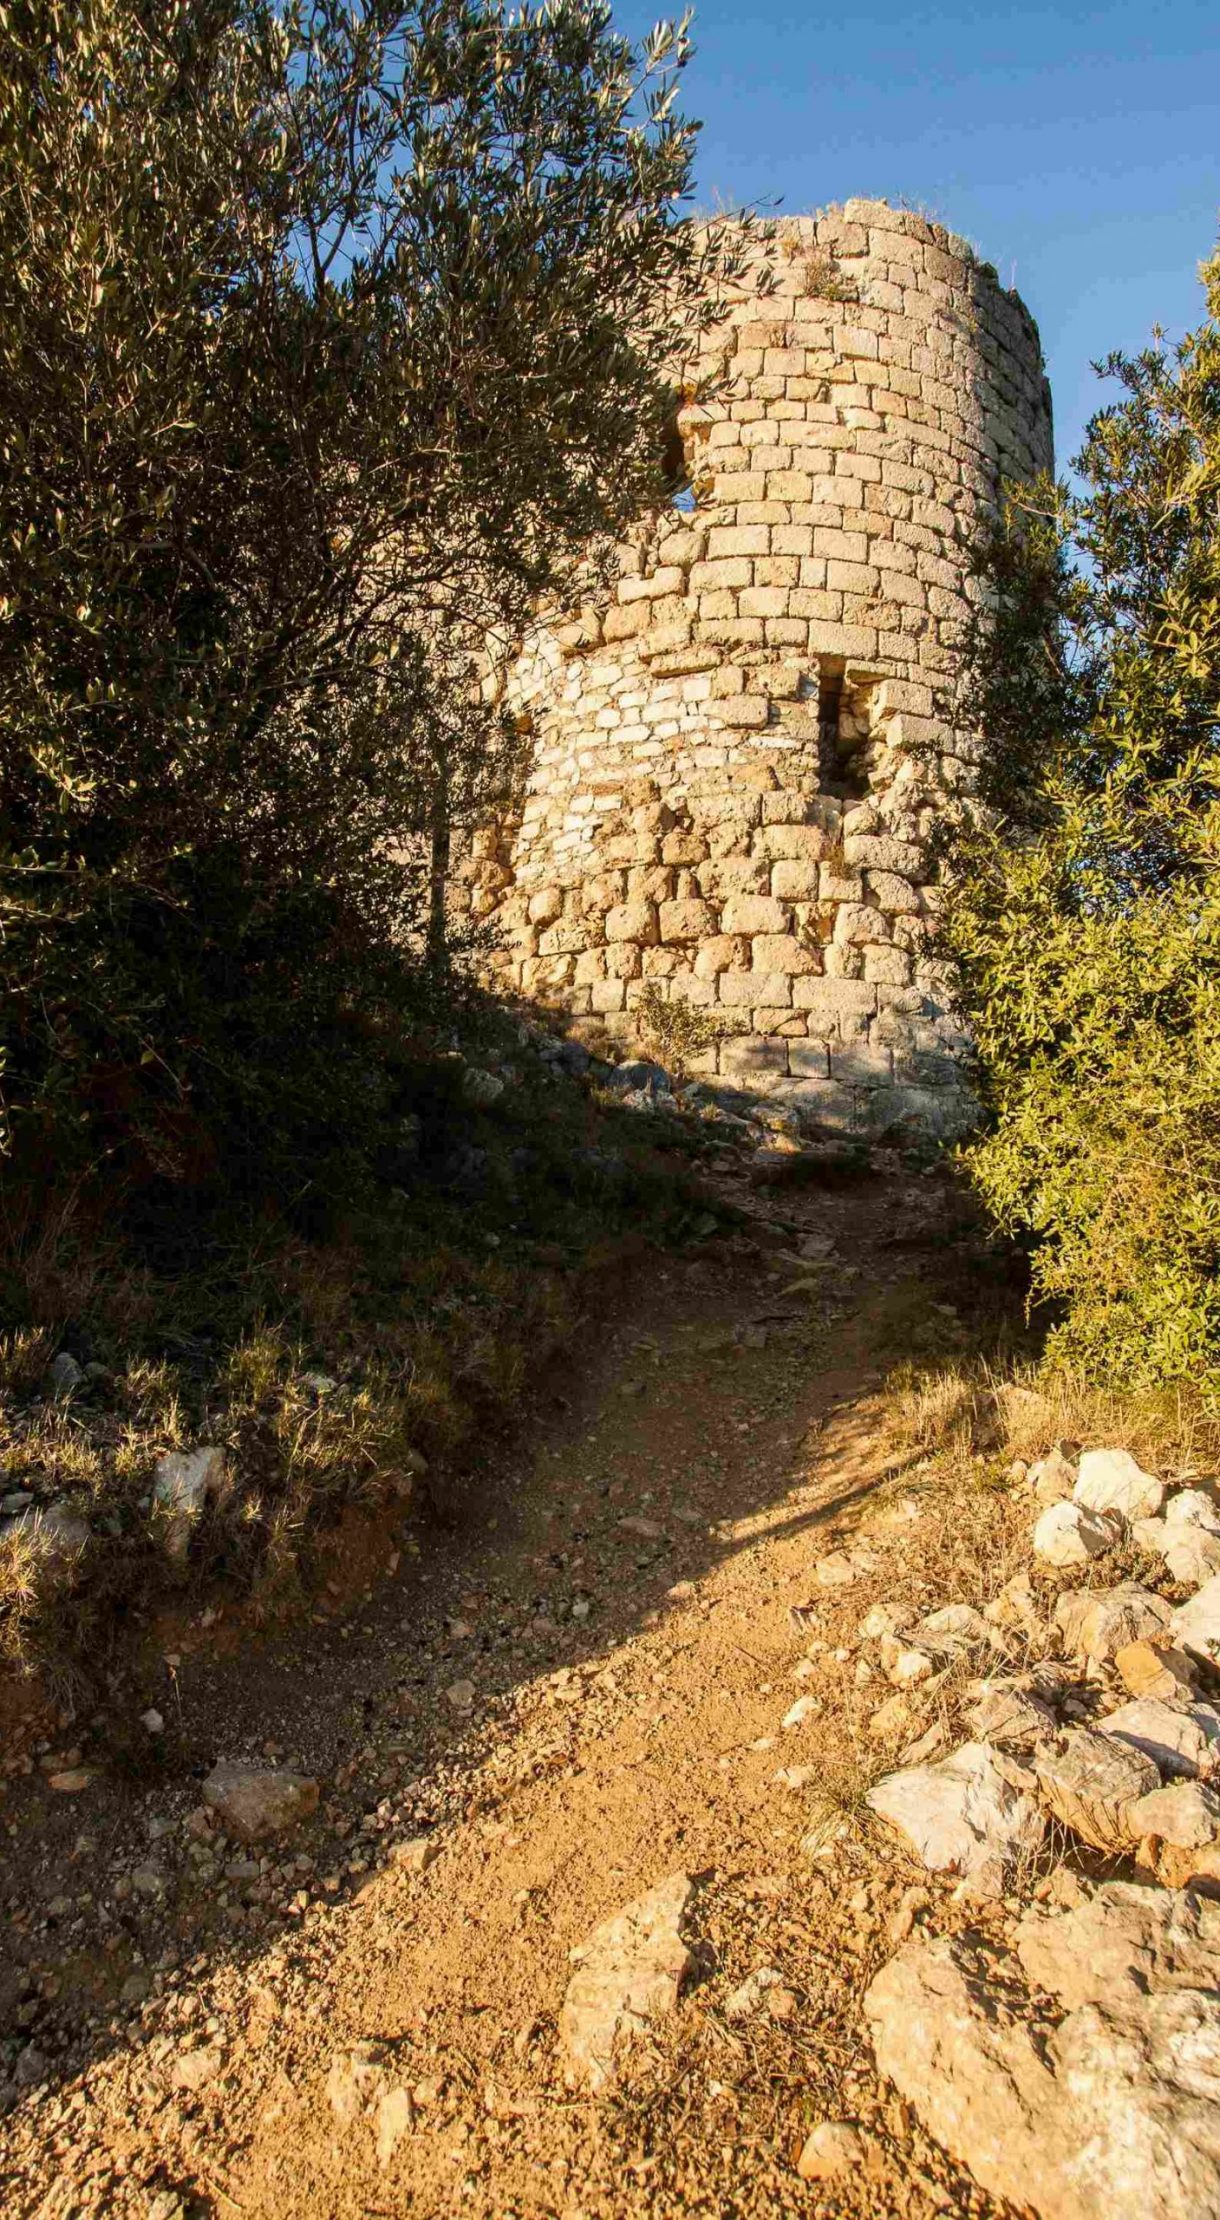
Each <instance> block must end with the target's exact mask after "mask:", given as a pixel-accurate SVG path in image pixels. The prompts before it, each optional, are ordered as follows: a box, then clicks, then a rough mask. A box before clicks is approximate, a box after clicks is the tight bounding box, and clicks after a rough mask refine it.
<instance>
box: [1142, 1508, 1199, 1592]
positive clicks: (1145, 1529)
mask: <svg viewBox="0 0 1220 2220" xmlns="http://www.w3.org/2000/svg"><path fill="white" fill-rule="evenodd" d="M1131 1538H1132V1540H1133V1541H1134V1542H1137V1543H1138V1544H1139V1547H1140V1548H1141V1549H1145V1550H1147V1552H1148V1554H1149V1556H1151V1557H1159V1558H1160V1560H1161V1563H1162V1564H1163V1565H1164V1566H1165V1569H1166V1571H1167V1572H1168V1574H1169V1577H1170V1579H1171V1580H1177V1581H1180V1582H1181V1585H1182V1586H1183V1587H1184V1588H1197V1587H1199V1586H1200V1584H1201V1583H1202V1582H1203V1581H1205V1580H1210V1578H1211V1576H1212V1574H1213V1573H1217V1572H1220V1534H1214V1533H1213V1532H1212V1531H1211V1528H1210V1527H1206V1526H1200V1525H1197V1524H1195V1523H1194V1522H1192V1521H1190V1520H1186V1519H1179V1520H1176V1521H1170V1520H1169V1519H1137V1520H1136V1522H1135V1524H1134V1526H1133V1527H1132V1529H1131Z"/></svg>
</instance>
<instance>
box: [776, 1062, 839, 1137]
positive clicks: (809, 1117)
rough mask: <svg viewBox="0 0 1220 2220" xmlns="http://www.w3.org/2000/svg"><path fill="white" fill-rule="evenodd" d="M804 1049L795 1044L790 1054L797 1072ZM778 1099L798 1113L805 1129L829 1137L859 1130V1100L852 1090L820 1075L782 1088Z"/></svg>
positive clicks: (791, 1081) (803, 1078)
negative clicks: (823, 1133) (812, 1129)
mask: <svg viewBox="0 0 1220 2220" xmlns="http://www.w3.org/2000/svg"><path fill="white" fill-rule="evenodd" d="M800 1045H801V1044H800V1043H799V1042H797V1041H794V1042H793V1043H792V1046H791V1048H790V1050H789V1058H790V1062H791V1065H792V1068H793V1070H794V1071H795V1068H796V1056H797V1051H798V1049H799V1048H800ZM777 1099H778V1100H779V1101H780V1102H782V1103H784V1104H785V1105H786V1106H787V1107H788V1108H790V1109H793V1110H795V1111H796V1112H797V1113H798V1115H799V1117H800V1119H801V1123H802V1124H803V1125H808V1126H811V1127H813V1128H815V1129H817V1128H822V1129H824V1130H825V1131H826V1132H828V1133H854V1132H856V1131H857V1129H858V1126H859V1112H858V1110H857V1106H856V1097H855V1095H854V1094H853V1092H852V1090H851V1088H850V1087H840V1086H839V1084H838V1082H837V1080H833V1079H824V1078H821V1077H819V1076H817V1075H810V1076H808V1077H806V1076H802V1077H801V1078H799V1079H797V1078H792V1079H790V1080H789V1081H788V1084H787V1085H786V1086H785V1087H782V1088H780V1090H779V1091H778V1095H777Z"/></svg>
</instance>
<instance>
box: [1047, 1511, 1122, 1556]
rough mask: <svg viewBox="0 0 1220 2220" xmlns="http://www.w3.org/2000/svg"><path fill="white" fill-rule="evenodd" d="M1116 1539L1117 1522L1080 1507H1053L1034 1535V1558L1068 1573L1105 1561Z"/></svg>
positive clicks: (1117, 1533)
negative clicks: (1072, 1569)
mask: <svg viewBox="0 0 1220 2220" xmlns="http://www.w3.org/2000/svg"><path fill="white" fill-rule="evenodd" d="M1118 1538H1119V1527H1118V1524H1117V1521H1116V1520H1115V1519H1113V1518H1112V1517H1108V1516H1107V1517H1103V1516H1102V1515H1101V1514H1100V1513H1098V1512H1095V1511H1090V1510H1089V1509H1087V1508H1086V1507H1085V1506H1084V1505H1082V1504H1079V1503H1052V1505H1051V1507H1050V1509H1049V1510H1048V1511H1044V1512H1043V1513H1042V1516H1041V1518H1040V1519H1039V1520H1038V1521H1037V1524H1036V1525H1035V1527H1034V1533H1033V1548H1034V1555H1035V1556H1036V1557H1040V1558H1041V1559H1042V1561H1043V1563H1044V1564H1047V1565H1054V1566H1056V1567H1058V1568H1059V1569H1060V1570H1065V1571H1066V1570H1068V1569H1069V1568H1070V1567H1072V1566H1073V1565H1087V1564H1090V1563H1091V1562H1092V1560H1093V1558H1095V1557H1104V1556H1105V1554H1106V1551H1107V1550H1110V1549H1113V1547H1114V1545H1115V1543H1116V1541H1117V1540H1118Z"/></svg>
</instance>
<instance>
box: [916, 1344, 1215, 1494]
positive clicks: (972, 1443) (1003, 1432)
mask: <svg viewBox="0 0 1220 2220" xmlns="http://www.w3.org/2000/svg"><path fill="white" fill-rule="evenodd" d="M888 1397H889V1407H890V1420H891V1425H892V1428H893V1431H894V1434H895V1436H896V1438H897V1439H898V1440H899V1441H900V1442H903V1443H906V1444H908V1445H910V1446H912V1447H915V1448H918V1449H920V1450H922V1451H924V1452H925V1453H928V1454H935V1455H937V1456H945V1455H949V1456H952V1457H960V1456H963V1455H965V1456H971V1455H978V1456H983V1457H990V1458H991V1459H992V1460H996V1459H1002V1460H1006V1461H1007V1462H1008V1463H1011V1462H1012V1461H1013V1460H1015V1459H1017V1458H1020V1459H1023V1460H1024V1461H1025V1462H1026V1463H1030V1462H1032V1461H1033V1459H1034V1458H1036V1457H1040V1456H1043V1455H1044V1454H1045V1453H1046V1450H1047V1449H1048V1448H1049V1446H1050V1445H1051V1443H1053V1442H1056V1441H1075V1442H1079V1443H1080V1444H1081V1445H1082V1446H1083V1447H1085V1448H1089V1447H1098V1446H1102V1445H1104V1446H1105V1447H1107V1448H1121V1449H1129V1450H1130V1451H1131V1453H1132V1455H1133V1456H1135V1457H1137V1458H1139V1459H1140V1460H1141V1461H1142V1462H1144V1463H1145V1464H1147V1465H1149V1466H1151V1467H1153V1468H1154V1469H1155V1470H1157V1471H1158V1472H1162V1473H1165V1474H1173V1475H1177V1474H1180V1473H1184V1472H1195V1471H1204V1470H1208V1471H1211V1470H1215V1469H1217V1468H1220V1419H1217V1417H1216V1416H1215V1414H1214V1413H1209V1412H1208V1411H1207V1410H1206V1409H1205V1408H1204V1407H1203V1404H1202V1402H1201V1401H1200V1399H1199V1398H1198V1397H1197V1396H1195V1395H1192V1394H1191V1393H1190V1391H1189V1390H1187V1389H1185V1388H1180V1389H1177V1390H1173V1389H1164V1390H1161V1391H1159V1392H1157V1393H1152V1392H1149V1393H1146V1394H1143V1395H1132V1394H1118V1393H1115V1392H1113V1391H1111V1390H1108V1389H1106V1388H1100V1387H1096V1386H1093V1385H1091V1384H1090V1383H1089V1382H1087V1381H1085V1380H1083V1379H1081V1378H1080V1377H1079V1376H1078V1375H1077V1374H1074V1373H1070V1372H1060V1371H1050V1370H1048V1369H1047V1368H1046V1367H1044V1366H1039V1365H1036V1364H1032V1363H1028V1364H1020V1363H1017V1364H1010V1365H1005V1366H1003V1367H999V1366H996V1365H993V1364H990V1363H988V1362H987V1361H986V1360H984V1359H981V1358H980V1359H976V1360H971V1361H964V1362H951V1363H947V1364H941V1365H935V1366H926V1367H924V1366H920V1367H915V1366H911V1365H907V1366H903V1367H900V1368H899V1370H898V1371H896V1372H895V1374H894V1375H893V1378H892V1379H891V1381H890V1383H889V1390H888Z"/></svg>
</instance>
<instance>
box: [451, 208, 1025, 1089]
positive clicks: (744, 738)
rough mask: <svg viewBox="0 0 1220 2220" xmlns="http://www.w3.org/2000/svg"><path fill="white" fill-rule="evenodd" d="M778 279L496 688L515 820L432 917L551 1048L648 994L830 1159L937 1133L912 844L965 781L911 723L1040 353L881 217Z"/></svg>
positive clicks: (944, 670)
mask: <svg viewBox="0 0 1220 2220" xmlns="http://www.w3.org/2000/svg"><path fill="white" fill-rule="evenodd" d="M778 250H779V251H778V270H777V279H778V282H777V286H776V289H775V291H774V292H773V293H772V294H771V296H770V297H769V298H767V299H765V300H762V301H760V300H759V298H758V297H757V294H756V293H754V292H752V291H751V292H749V293H747V292H744V291H743V294H742V297H741V298H740V300H739V301H738V302H737V303H736V304H735V305H734V306H733V307H732V309H731V312H730V315H729V318H728V321H727V323H726V324H724V325H722V326H720V327H719V329H718V330H717V332H716V333H715V334H714V335H713V336H712V337H711V338H710V339H709V340H708V342H707V348H708V353H709V356H710V358H711V359H712V361H714V362H717V363H719V364H723V365H724V367H725V368H726V369H727V372H728V382H727V384H726V385H724V387H723V388H722V394H721V397H720V398H719V399H717V400H715V401H714V402H712V403H710V404H708V405H704V406H691V407H688V408H687V409H685V410H684V411H683V413H682V415H681V417H680V419H679V424H678V430H679V432H680V435H681V441H682V447H683V449H684V452H685V459H686V472H687V475H688V476H689V479H690V482H691V487H692V491H693V498H692V496H691V495H690V494H688V495H687V497H686V502H685V505H683V503H682V502H681V501H680V500H679V501H676V502H675V505H674V506H673V507H672V508H668V509H666V510H665V511H664V512H663V513H661V514H660V515H658V516H654V517H651V518H649V519H648V520H646V522H645V524H644V525H642V526H641V529H640V531H639V533H638V535H637V536H636V538H635V540H634V541H633V543H632V544H631V545H630V546H629V547H627V548H625V549H624V550H623V551H622V569H621V574H620V577H619V579H618V582H617V586H616V588H615V590H614V592H613V595H612V597H611V599H610V601H609V603H608V605H601V606H597V607H589V608H586V609H584V610H582V611H581V613H580V615H579V617H578V618H577V619H576V620H575V621H573V622H571V623H567V624H564V625H562V626H555V627H552V628H551V629H549V630H546V631H544V632H542V633H541V634H540V635H539V636H538V637H536V638H535V639H534V640H532V641H531V642H530V643H529V645H528V647H527V649H526V651H525V652H524V653H523V655H522V657H521V659H520V661H519V663H518V665H517V666H516V668H515V670H514V671H513V673H512V675H511V679H510V681H509V684H510V689H511V697H512V699H513V700H514V701H515V702H516V703H517V704H518V705H519V706H520V708H521V710H522V712H523V713H524V714H528V716H529V718H530V720H531V726H532V731H533V735H534V738H533V750H534V753H533V769H532V775H531V778H530V783H529V789H528V793H527V795H526V798H525V802H524V808H523V810H522V812H521V814H520V816H519V818H518V819H516V820H515V821H514V822H513V823H511V824H508V825H504V826H502V827H500V828H498V829H496V830H495V831H492V832H488V833H485V834H482V835H479V836H477V838H476V841H475V848H474V853H473V854H472V855H470V856H469V857H467V859H466V861H465V863H464V864H463V865H462V866H461V867H460V870H459V874H458V877H459V882H460V883H459V885H458V887H457V889H456V893H457V899H458V902H459V905H460V906H462V907H464V908H468V909H470V910H472V911H473V912H474V914H475V915H476V916H479V917H481V918H486V917H492V918H494V919H495V921H496V922H497V923H498V925H499V926H500V928H501V934H502V952H501V955H500V957H499V958H498V959H497V964H498V972H499V979H500V983H501V985H502V986H504V987H506V988H507V989H508V990H509V991H511V992H513V993H516V994H519V995H521V996H523V997H525V998H526V999H528V1000H530V1001H534V1002H538V1003H542V1004H544V1005H549V1006H550V1007H556V1006H559V1007H562V1008H563V1009H564V1010H566V1011H567V1012H568V1013H569V1014H570V1016H571V1018H572V1021H573V1024H574V1027H575V1029H576V1030H578V1031H584V1032H585V1033H586V1034H588V1035H590V1036H591V1035H593V1034H594V1033H595V1032H601V1033H603V1034H609V1036H610V1037H611V1039H613V1040H615V1041H617V1042H618V1043H619V1045H622V1046H626V1045H628V1044H629V1043H630V1042H631V1041H632V1039H633V1037H635V1029H634V1026H633V1010H634V1009H635V1007H636V1005H637V1004H638V1002H639V999H640V997H641V995H643V994H645V993H646V992H647V990H648V988H649V983H650V982H654V981H655V982H656V983H657V989H659V992H660V993H661V994H662V995H663V996H664V997H665V998H666V999H667V1000H673V999H682V1000H685V1001H686V1002H688V1003H692V1004H695V1005H697V1006H698V1007H700V1008H701V1009H703V1010H705V1011H706V1012H707V1013H708V1015H709V1018H711V1019H712V1020H713V1023H714V1028H715V1031H716V1033H717V1035H718V1038H716V1039H715V1040H713V1041H712V1042H711V1043H710V1045H709V1046H707V1047H706V1049H705V1050H704V1051H703V1053H702V1054H701V1055H700V1056H699V1057H698V1058H697V1060H696V1061H695V1062H694V1064H693V1066H692V1068H693V1069H695V1070H697V1071H701V1072H704V1073H706V1074H709V1075H713V1074H714V1075H717V1076H718V1078H719V1080H720V1081H721V1082H722V1083H725V1084H729V1085H731V1086H735V1087H741V1088H746V1089H749V1090H751V1091H754V1092H758V1091H762V1092H764V1093H766V1094H770V1095H775V1096H778V1097H779V1098H780V1099H781V1100H782V1101H785V1102H787V1103H789V1104H791V1105H792V1106H793V1107H798V1108H800V1109H801V1110H802V1111H803V1112H804V1113H806V1114H807V1115H808V1117H809V1119H810V1122H812V1123H816V1124H822V1125H828V1126H831V1127H835V1128H838V1129H840V1130H860V1131H870V1132H874V1133H876V1132H880V1131H884V1130H887V1129H890V1128H901V1127H903V1126H912V1125H913V1126H916V1127H923V1128H925V1129H931V1130H932V1131H936V1132H945V1131H951V1130H952V1129H953V1127H954V1126H955V1125H956V1124H957V1123H958V1122H959V1121H960V1119H961V1116H962V1113H963V1109H964V1107H965V1104H966V1101H967V1097H966V1095H965V1091H964V1088H963V1085H962V1079H961V1071H960V1062H959V1059H960V1055H961V1051H962V1048H963V1046H964V1044H963V1042H962V1039H961V1036H960V1034H959V1032H958V1030H957V1028H956V1026H955V1024H954V1022H953V1020H952V1017H951V1015H950V1012H949V1009H948V1005H947V997H946V991H945V980H944V977H943V973H942V969H941V967H940V966H938V963H937V960H936V952H935V930H936V915H937V901H936V888H935V886H934V885H933V884H931V883H930V882H931V877H932V870H931V866H930V864H929V862H928V859H927V840H928V835H929V833H930V831H931V829H932V826H933V824H934V821H935V818H936V814H937V811H938V808H939V807H940V806H942V804H943V799H944V796H945V795H946V794H947V793H953V792H955V791H959V790H961V789H962V788H963V787H968V785H969V782H970V777H971V765H970V753H971V749H970V743H969V741H968V740H967V739H966V737H965V736H964V735H961V734H959V733H956V732H955V731H954V730H953V729H952V728H951V726H950V725H949V724H947V723H945V722H944V721H942V719H941V717H940V715H938V709H939V706H940V704H941V702H942V701H943V698H944V694H945V690H946V689H947V687H948V686H949V685H950V684H951V681H952V676H953V669H954V661H955V653H956V650H957V648H958V646H959V643H960V641H961V638H962V635H963V628H964V624H965V621H966V619H967V617H968V614H969V599H970V594H971V591H972V584H971V580H970V577H969V561H968V557H969V547H970V542H971V539H972V536H973V534H974V532H975V528H976V525H977V523H978V521H979V519H980V515H981V513H982V512H983V511H984V510H985V509H986V507H987V506H988V505H989V504H992V503H994V501H995V498H996V494H997V491H998V488H999V485H1000V481H1001V479H1002V478H1005V477H1010V478H1027V477H1029V476H1031V475H1032V474H1033V473H1034V472H1035V471H1037V470H1040V469H1047V468H1049V467H1050V466H1051V463H1052V444H1051V411H1050V397H1049V391H1048V387H1047V384H1046V380H1045V378H1044V376H1043V370H1042V357H1041V350H1040V347H1039V342H1038V333H1037V330H1036V327H1035V325H1034V323H1033V321H1032V319H1031V318H1030V316H1029V314H1028V312H1027V310H1026V309H1025V307H1024V306H1023V304H1022V303H1021V301H1020V300H1019V299H1018V298H1017V297H1016V295H1015V294H1013V293H1009V292H1005V291H1004V289H1003V288H1002V287H1001V285H1000V284H999V281H998V279H997V277H996V274H995V272H994V270H992V269H991V267H990V266H989V265H988V264H985V263H980V262H979V261H978V260H977V259H976V257H975V256H974V254H973V253H972V251H971V249H970V248H969V247H968V246H967V245H966V243H965V242H964V241H963V240H961V239H958V238H955V237H954V236H953V235H952V234H951V233H949V232H946V231H944V230H943V229H942V228H941V226H940V225H939V224H933V223H929V222H927V221H925V220H924V219H923V218H922V217H919V216H915V215H912V214H910V213H908V212H907V211H905V210H898V209H893V208H890V207H888V206H887V205H886V204H885V203H883V202H879V201H865V200H849V201H848V202H847V203H846V205H845V206H844V207H842V208H841V209H840V208H836V209H832V210H830V211H829V212H828V213H825V214H822V215H819V216H816V217H814V216H808V217H799V218H795V219H791V220H788V221H785V222H782V223H781V224H780V225H779V227H778ZM655 999H656V990H654V992H653V994H652V995H650V996H649V1000H650V1002H653V1003H655Z"/></svg>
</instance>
